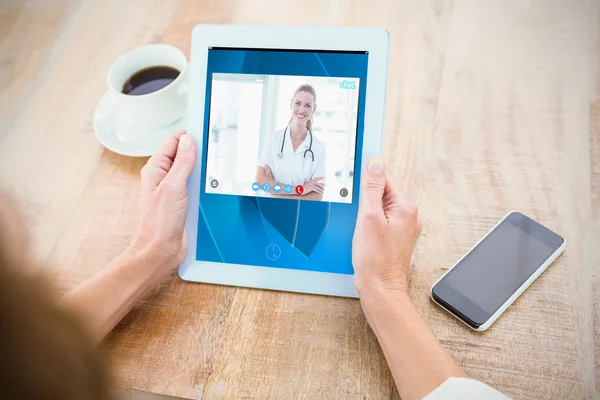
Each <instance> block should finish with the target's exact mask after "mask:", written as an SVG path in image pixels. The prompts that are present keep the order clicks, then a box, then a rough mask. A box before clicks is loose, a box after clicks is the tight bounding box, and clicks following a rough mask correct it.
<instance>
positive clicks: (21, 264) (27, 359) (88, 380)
mask: <svg viewBox="0 0 600 400" xmlns="http://www.w3.org/2000/svg"><path fill="white" fill-rule="evenodd" d="M1 196H2V194H1V193H0V197H1ZM0 200H2V199H1V198H0ZM2 203H4V204H2ZM5 206H6V203H5V202H2V201H0V207H5ZM0 211H2V210H0ZM4 211H6V210H4ZM2 214H4V215H5V216H6V215H7V214H6V213H2V212H0V327H1V328H0V359H1V360H2V363H0V398H3V399H24V400H29V399H31V400H33V399H57V400H58V399H84V400H107V399H111V398H112V397H111V394H110V391H109V384H108V374H107V369H106V365H105V362H104V359H103V358H102V357H101V355H100V352H99V351H98V350H97V349H95V348H94V345H93V342H92V341H91V340H90V339H89V336H88V335H87V333H86V332H85V330H84V329H83V327H82V326H81V325H80V323H79V321H78V320H77V319H76V318H75V317H74V316H72V315H71V313H69V312H68V311H67V310H65V309H64V308H62V307H60V306H59V304H58V302H57V301H56V298H55V297H54V296H53V293H52V290H51V286H50V285H49V284H48V281H47V280H46V279H44V278H43V277H41V275H40V273H39V271H40V269H38V270H37V272H36V270H33V269H31V267H30V266H28V265H27V264H29V262H28V261H27V257H24V256H23V254H22V250H24V249H14V248H11V244H13V243H11V242H14V240H10V239H12V238H11V236H10V235H13V236H14V234H15V232H8V229H7V226H8V225H10V224H8V223H6V221H3V220H2ZM9 240H10V241H9ZM15 250H16V251H15ZM15 255H17V256H15ZM23 271H30V272H29V273H27V274H26V273H25V272H23Z"/></svg>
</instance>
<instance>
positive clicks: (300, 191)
mask: <svg viewBox="0 0 600 400" xmlns="http://www.w3.org/2000/svg"><path fill="white" fill-rule="evenodd" d="M296 193H297V194H302V193H304V187H303V186H302V185H298V186H296Z"/></svg>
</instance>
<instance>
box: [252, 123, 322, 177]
mask: <svg viewBox="0 0 600 400" xmlns="http://www.w3.org/2000/svg"><path fill="white" fill-rule="evenodd" d="M284 131H286V129H278V130H276V131H275V132H273V133H272V134H271V135H269V137H267V139H266V140H265V142H264V144H263V146H262V149H261V152H260V156H259V158H258V163H257V165H258V166H259V167H263V168H264V167H265V165H268V166H269V167H270V168H271V171H273V178H274V179H275V180H276V181H277V182H281V183H283V184H284V185H292V186H296V185H304V184H305V183H306V182H308V181H310V180H312V179H314V178H317V177H323V179H322V180H320V181H319V182H320V183H323V184H325V183H326V182H325V157H326V154H325V145H323V143H321V141H319V140H318V139H317V138H316V137H315V136H313V139H312V140H313V142H312V151H313V153H314V155H315V160H314V162H313V161H312V158H311V156H310V152H307V153H306V157H304V153H305V151H306V150H307V149H308V148H309V146H310V136H311V133H308V134H307V135H306V138H305V139H304V142H303V143H302V144H301V145H300V146H298V149H297V150H296V152H294V149H293V146H292V138H291V136H290V135H291V132H290V131H291V130H290V129H287V131H286V139H285V144H284V146H283V157H282V158H279V153H280V152H281V143H282V141H283V133H284Z"/></svg>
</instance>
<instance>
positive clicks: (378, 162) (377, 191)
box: [360, 157, 386, 213]
mask: <svg viewBox="0 0 600 400" xmlns="http://www.w3.org/2000/svg"><path fill="white" fill-rule="evenodd" d="M385 182H386V176H385V161H384V160H383V158H381V157H375V158H372V159H371V160H369V163H368V164H367V170H366V171H365V173H364V174H363V178H362V190H361V192H362V197H361V203H360V208H361V209H363V211H368V210H370V211H376V210H381V212H382V213H383V191H384V189H385Z"/></svg>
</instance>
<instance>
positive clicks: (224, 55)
mask: <svg viewBox="0 0 600 400" xmlns="http://www.w3.org/2000/svg"><path fill="white" fill-rule="evenodd" d="M368 62H369V54H368V53H367V52H365V51H330V50H283V49H239V48H222V47H221V48H214V47H213V48H209V49H208V64H207V72H206V96H205V99H206V101H205V104H204V107H203V110H200V109H199V110H198V112H204V126H203V133H202V156H201V160H199V163H200V165H201V167H202V168H201V172H200V182H201V183H202V184H201V185H200V204H199V213H198V236H197V239H196V259H197V260H202V261H211V262H220V263H230V264H238V265H256V266H263V267H272V268H287V269H296V270H306V271H320V272H330V273H338V274H352V273H353V268H352V251H351V245H352V236H353V234H354V226H355V221H356V215H357V213H358V200H359V193H360V166H361V165H362V153H361V149H362V148H363V137H364V135H363V133H364V120H365V101H366V100H365V97H366V95H365V93H366V88H367V85H368V83H367V71H368Z"/></svg>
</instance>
